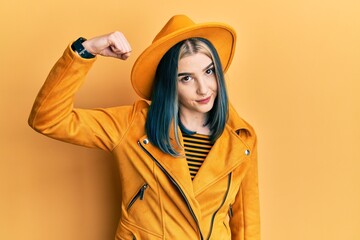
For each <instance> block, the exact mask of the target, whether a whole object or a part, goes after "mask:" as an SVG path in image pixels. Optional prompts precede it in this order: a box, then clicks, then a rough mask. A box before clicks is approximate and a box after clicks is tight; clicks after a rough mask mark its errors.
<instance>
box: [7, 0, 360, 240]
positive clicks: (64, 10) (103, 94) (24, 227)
mask: <svg viewBox="0 0 360 240" xmlns="http://www.w3.org/2000/svg"><path fill="white" fill-rule="evenodd" d="M177 13H185V14H187V15H189V16H190V17H191V18H193V19H194V21H197V22H204V21H221V22H226V23H228V24H230V25H232V26H233V27H234V28H235V29H236V31H237V33H238V40H237V52H236V55H235V57H234V61H233V64H232V66H231V67H230V70H229V72H228V74H227V77H228V87H229V93H230V97H231V100H232V102H233V104H234V105H235V107H236V109H237V110H238V112H239V113H240V114H241V115H242V116H243V117H244V118H245V119H246V120H248V121H249V122H250V123H252V125H253V126H254V127H255V129H256V130H257V133H258V136H259V167H260V169H259V174H260V196H261V218H262V235H263V238H262V239H264V240H317V239H324V240H358V239H360V153H359V145H360V140H359V139H360V127H359V124H360V106H359V105H360V104H359V103H360V94H359V93H360V83H359V80H360V45H359V43H360V2H359V1H358V0H342V1H334V0H326V1H325V0H291V1H289V0H272V1H264V0H260V1H259V0H252V1H250V0H240V1H235V0H232V1H230V0H222V1H210V0H207V1H204V0H199V1H190V0H182V1H179V0H172V1H165V0H152V1H148V0H147V1H145V0H144V1H120V0H117V1H115V0H107V1H94V0H88V1H84V0H77V1H70V0H62V1H45V0H33V1H24V0H22V1H6V2H4V1H3V2H2V3H1V7H0V18H1V19H0V26H1V37H0V47H1V55H0V56H1V57H0V64H1V65H0V66H1V68H0V77H1V80H0V84H1V85H0V91H1V95H0V109H1V114H0V115H1V116H0V131H1V132H0V134H1V135H0V138H1V145H0V146H1V147H0V194H1V195H0V239H4V240H20V239H28V240H64V239H65V240H85V239H86V240H107V239H113V235H114V232H115V230H116V225H117V219H118V217H119V213H118V212H119V199H120V196H119V186H118V185H117V181H116V179H117V177H118V175H117V172H116V165H115V163H114V161H113V160H112V158H111V157H110V155H109V154H107V153H104V152H101V151H99V150H93V149H86V148H82V147H77V146H72V145H69V144H66V143H62V142H57V141H54V140H51V139H48V138H46V137H43V136H41V135H39V134H37V133H35V132H34V131H33V130H32V129H30V128H29V127H28V126H27V117H28V114H29V111H30V108H31V106H32V103H33V100H34V98H35V96H36V94H37V92H38V90H39V88H40V87H41V85H42V83H43V81H44V80H45V78H46V76H47V74H48V72H49V70H50V68H51V67H52V65H53V64H54V63H55V61H56V60H57V59H58V57H60V55H61V54H62V52H63V50H64V49H65V47H66V46H67V44H68V43H70V42H71V41H73V40H75V39H76V38H77V37H79V36H84V37H91V36H95V35H99V34H103V33H108V32H111V31H114V30H120V31H123V32H124V33H125V35H126V36H127V37H128V39H129V41H130V42H131V44H132V47H133V55H132V57H131V58H130V60H128V61H126V62H123V61H120V60H114V59H108V58H100V59H99V60H98V61H97V62H96V64H95V66H94V68H93V69H92V70H91V72H90V74H89V77H88V81H87V82H86V83H85V85H84V86H83V88H82V89H81V91H80V92H79V94H78V95H77V100H76V105H77V106H80V107H108V106H114V105H118V104H131V103H132V102H133V101H134V100H135V99H136V95H135V94H134V92H133V90H132V88H131V85H130V81H129V75H130V70H131V66H132V64H133V63H134V61H135V59H136V57H137V56H138V55H139V54H140V52H141V51H142V50H143V49H144V48H145V47H146V46H148V44H149V43H150V42H151V41H152V39H153V37H154V36H155V34H156V33H157V32H158V31H159V30H160V28H161V27H162V26H163V24H164V23H165V22H166V21H167V20H168V18H170V17H171V16H172V15H174V14H177Z"/></svg>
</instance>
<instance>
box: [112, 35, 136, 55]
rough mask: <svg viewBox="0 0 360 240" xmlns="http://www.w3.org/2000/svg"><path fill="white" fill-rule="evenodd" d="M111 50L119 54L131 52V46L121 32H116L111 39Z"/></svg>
mask: <svg viewBox="0 0 360 240" xmlns="http://www.w3.org/2000/svg"><path fill="white" fill-rule="evenodd" d="M109 40H110V44H111V49H112V50H113V51H114V52H115V53H117V54H124V53H128V52H131V46H130V44H129V42H128V41H127V39H126V38H125V36H124V34H123V33H121V32H114V33H113V34H112V35H111V36H110V37H109Z"/></svg>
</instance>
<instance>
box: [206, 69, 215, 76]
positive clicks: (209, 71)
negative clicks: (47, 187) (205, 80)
mask: <svg viewBox="0 0 360 240" xmlns="http://www.w3.org/2000/svg"><path fill="white" fill-rule="evenodd" d="M214 72H215V68H214V67H212V68H208V69H207V70H206V71H205V73H206V74H207V75H211V74H214Z"/></svg>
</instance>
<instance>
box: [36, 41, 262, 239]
mask: <svg viewBox="0 0 360 240" xmlns="http://www.w3.org/2000/svg"><path fill="white" fill-rule="evenodd" d="M95 59H96V58H95ZM95 59H82V58H81V57H79V56H77V55H76V54H75V53H74V52H73V51H72V50H71V48H70V47H68V48H67V49H66V50H65V52H64V54H63V56H62V57H61V58H60V59H59V60H58V62H57V63H56V64H55V66H54V67H53V69H52V70H51V72H50V74H49V76H48V78H47V80H46V82H45V83H44V85H43V87H42V88H41V90H40V92H39V94H38V96H37V98H36V100H35V103H34V106H33V109H32V111H31V114H30V117H29V125H30V126H31V127H32V128H34V129H35V130H36V131H38V132H40V133H42V134H45V135H47V136H49V137H52V138H55V139H59V140H62V141H65V142H69V143H73V144H78V145H81V146H86V147H94V148H101V149H104V150H107V151H110V152H112V153H113V155H114V157H115V158H116V160H117V161H118V166H119V171H120V186H121V194H122V199H121V219H120V221H119V225H118V230H117V233H116V239H124V240H133V239H146V240H155V239H157V240H158V239H170V240H176V239H179V240H195V239H201V240H205V239H213V240H222V239H224V240H225V239H226V240H230V239H233V240H235V239H236V240H259V239H260V223H259V196H258V175H257V151H256V135H255V132H254V130H253V129H252V128H251V126H250V125H249V124H247V123H246V122H245V121H244V120H242V119H241V118H240V117H239V116H238V115H237V114H236V112H235V111H234V109H233V108H231V109H230V113H229V120H228V123H227V126H226V128H225V131H224V133H223V134H222V136H221V137H220V138H219V139H218V140H217V141H216V143H215V144H214V146H213V148H212V150H211V151H210V153H209V155H208V156H207V158H206V160H205V162H204V164H203V165H202V166H201V168H200V170H199V172H198V173H197V175H196V177H195V178H194V180H193V181H192V180H191V178H190V173H189V169H188V165H187V162H186V159H185V158H184V157H178V158H175V157H172V156H170V155H168V154H164V153H163V152H161V151H160V150H159V149H158V148H156V147H154V146H153V145H152V144H151V143H150V142H149V141H148V139H147V137H146V133H145V130H144V125H145V120H146V115H147V110H148V104H147V102H145V101H137V102H136V103H135V104H134V105H133V106H120V107H114V108H106V109H91V110H89V109H77V108H73V98H74V94H75V93H76V91H77V90H78V89H79V87H80V85H81V84H82V82H83V80H84V79H85V76H86V74H87V72H88V71H89V69H90V68H91V66H92V63H93V62H94V61H95ZM171 134H172V136H173V134H174V133H171ZM179 136H181V133H180V134H179ZM172 139H173V138H172Z"/></svg>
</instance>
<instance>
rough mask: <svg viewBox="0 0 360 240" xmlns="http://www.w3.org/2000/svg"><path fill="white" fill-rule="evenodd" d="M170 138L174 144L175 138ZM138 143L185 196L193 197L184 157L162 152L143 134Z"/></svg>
mask: <svg viewBox="0 0 360 240" xmlns="http://www.w3.org/2000/svg"><path fill="white" fill-rule="evenodd" d="M180 136H181V134H180ZM171 139H172V143H173V144H174V141H175V139H174V138H171ZM144 142H147V144H144ZM140 144H141V145H142V147H143V148H144V149H146V151H147V152H148V153H150V154H151V155H152V156H153V157H154V159H155V160H156V161H157V162H158V163H159V164H160V165H161V167H162V168H163V171H165V174H168V175H169V176H170V177H171V178H173V179H174V180H175V181H176V183H177V184H178V185H179V186H180V187H181V189H182V190H183V191H184V192H185V193H186V195H187V197H190V198H192V199H194V191H193V186H192V180H191V177H190V172H189V168H188V165H187V161H186V158H185V157H182V156H181V157H173V156H171V155H170V154H165V153H163V152H162V151H160V150H159V149H158V148H157V147H155V146H154V145H152V144H151V143H150V142H148V141H147V136H143V137H142V138H141V139H140Z"/></svg>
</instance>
